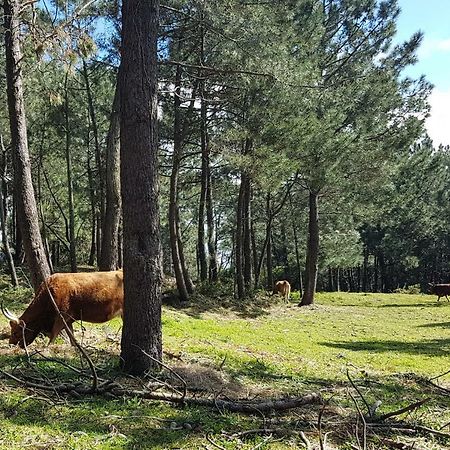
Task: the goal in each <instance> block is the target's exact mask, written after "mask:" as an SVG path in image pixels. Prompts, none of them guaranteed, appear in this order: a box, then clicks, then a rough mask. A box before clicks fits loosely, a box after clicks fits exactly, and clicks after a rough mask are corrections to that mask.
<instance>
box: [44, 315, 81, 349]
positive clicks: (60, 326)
mask: <svg viewBox="0 0 450 450" xmlns="http://www.w3.org/2000/svg"><path fill="white" fill-rule="evenodd" d="M65 320H66V323H67V326H68V327H69V330H70V331H71V332H72V334H73V327H72V321H70V319H65ZM64 329H65V327H64V322H63V320H62V318H61V317H59V316H58V317H57V318H56V319H55V323H54V324H53V328H52V331H51V333H50V340H49V342H48V344H49V345H50V344H53V342H55V339H56V338H57V337H58V335H59V333H61V331H62V330H64ZM69 339H70V342H71V344H72V345H75V344H73V338H72V336H70V334H69Z"/></svg>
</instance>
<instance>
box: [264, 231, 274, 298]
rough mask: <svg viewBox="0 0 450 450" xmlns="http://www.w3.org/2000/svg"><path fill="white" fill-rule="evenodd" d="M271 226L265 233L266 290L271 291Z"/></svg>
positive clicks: (272, 282) (272, 285)
mask: <svg viewBox="0 0 450 450" xmlns="http://www.w3.org/2000/svg"><path fill="white" fill-rule="evenodd" d="M272 253H273V250H272V227H270V228H269V231H268V235H267V248H266V269H267V290H269V291H271V290H272V289H273V287H274V281H273V257H272Z"/></svg>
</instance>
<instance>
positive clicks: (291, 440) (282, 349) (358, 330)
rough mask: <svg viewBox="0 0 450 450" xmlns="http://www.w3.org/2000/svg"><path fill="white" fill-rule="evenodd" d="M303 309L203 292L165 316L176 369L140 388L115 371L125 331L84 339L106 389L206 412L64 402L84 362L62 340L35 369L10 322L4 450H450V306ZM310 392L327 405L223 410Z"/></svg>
mask: <svg viewBox="0 0 450 450" xmlns="http://www.w3.org/2000/svg"><path fill="white" fill-rule="evenodd" d="M30 296H31V293H30V291H29V290H27V289H19V290H16V291H13V290H11V289H9V288H7V287H6V286H4V287H3V289H2V290H1V291H0V297H1V300H3V301H4V303H5V306H7V307H8V308H9V309H11V310H14V311H15V312H18V313H19V312H21V311H22V310H23V309H24V308H25V307H26V305H27V304H28V303H29V301H30ZM297 303H298V295H297V298H295V294H294V298H292V299H291V301H290V302H289V303H287V304H286V303H285V302H283V300H281V299H280V298H279V297H269V296H268V295H267V294H265V293H260V294H258V295H257V297H256V299H255V300H251V301H250V300H248V301H246V302H245V303H244V304H242V303H236V301H234V300H233V299H232V298H231V296H230V295H229V294H228V293H227V290H226V289H225V288H223V289H215V290H214V291H210V292H207V291H206V290H203V294H197V296H196V297H195V299H194V300H193V301H192V302H191V304H190V305H188V306H180V305H177V304H176V303H174V304H165V305H164V308H163V339H164V352H165V353H164V364H165V365H166V366H167V367H170V369H167V368H165V369H164V370H163V371H162V373H161V374H159V375H158V377H157V379H156V378H152V377H149V378H148V379H147V380H144V381H142V380H136V379H131V378H126V377H125V376H124V375H123V374H122V373H120V371H119V370H118V356H119V353H120V330H121V325H122V323H121V321H120V319H115V320H113V321H111V322H109V323H107V324H100V325H93V324H88V323H85V324H83V327H84V329H81V327H80V326H78V327H76V336H77V338H78V339H79V341H80V343H81V344H82V345H83V347H84V348H85V349H86V351H87V353H88V354H89V356H90V358H91V360H92V361H93V362H94V364H95V366H96V367H97V372H98V376H99V377H101V378H102V379H103V380H114V382H115V383H116V385H119V386H122V387H123V386H126V387H129V388H133V389H135V390H134V391H133V392H137V388H139V389H140V390H146V389H147V388H148V387H149V386H150V385H151V386H153V388H154V386H155V385H158V386H159V390H158V392H163V391H166V392H170V393H172V394H174V395H175V394H176V395H178V394H177V393H178V392H180V391H182V390H183V389H184V387H183V386H184V383H186V388H187V395H188V397H190V398H209V399H211V400H212V406H210V407H200V406H195V405H190V404H188V406H186V405H185V406H177V405H175V404H174V403H171V402H165V401H156V400H148V399H144V398H142V396H140V395H138V394H136V395H121V396H118V395H113V393H111V392H107V393H106V394H108V395H106V394H105V395H92V394H89V393H88V394H85V395H81V394H79V393H77V392H75V391H72V392H71V393H69V394H67V393H66V394H64V393H61V391H59V390H58V389H57V387H58V386H60V385H61V383H63V382H66V383H73V384H75V385H76V384H77V382H78V385H80V384H81V382H83V383H84V384H85V385H86V384H87V385H89V383H90V378H89V377H90V371H89V368H88V366H87V364H86V362H85V361H84V360H83V358H82V357H81V356H80V355H79V354H78V353H77V351H76V350H74V349H73V348H72V347H70V345H69V344H67V343H65V342H64V341H63V340H62V339H60V340H58V341H57V343H56V344H54V345H52V346H50V347H47V346H46V339H44V338H38V339H37V340H36V341H35V342H34V343H33V344H32V345H31V346H30V347H29V349H28V355H27V354H26V353H25V352H24V351H23V350H21V349H19V348H17V347H14V348H13V347H11V346H9V344H8V334H9V325H8V322H7V320H6V319H5V318H4V317H3V316H1V317H0V370H1V371H0V394H1V395H0V449H1V450H3V449H150V448H154V449H175V448H177V449H180V448H183V449H209V450H213V449H269V448H270V449H288V448H291V449H292V448H308V445H309V449H310V450H313V449H318V450H321V449H328V450H332V449H349V450H350V449H361V450H362V449H367V450H369V449H373V450H378V449H380V450H381V449H404V450H406V449H414V450H434V449H436V450H438V449H446V448H447V449H448V448H450V439H449V438H448V436H449V434H450V357H449V355H450V302H447V301H446V300H445V299H444V300H443V299H441V301H440V302H439V303H437V302H436V297H435V296H429V295H408V294H349V293H319V294H318V295H317V299H316V304H315V305H313V306H310V307H306V308H299V307H297V306H296V305H297ZM446 372H447V373H446ZM10 375H13V376H14V377H16V378H17V380H13V379H12V378H11V377H10ZM180 379H182V380H183V383H182V382H181V381H180ZM21 381H22V382H25V381H27V382H28V383H30V382H33V383H35V384H36V386H37V387H36V386H35V387H30V386H29V387H25V386H24V385H22V384H21ZM146 383H150V384H148V385H147V384H146ZM158 383H159V384H158ZM43 385H45V386H47V389H42V388H40V387H39V386H43ZM173 386H175V388H173ZM52 387H54V389H53V390H52ZM175 389H176V390H175ZM312 392H315V393H318V394H320V396H321V398H322V399H323V402H322V404H310V405H305V406H302V407H298V408H294V409H290V410H288V411H284V412H282V411H277V410H273V411H270V412H263V411H261V410H258V408H257V407H255V411H254V414H244V413H232V412H229V411H227V410H226V409H225V408H222V407H220V405H219V403H218V402H219V400H223V399H225V400H227V399H228V400H231V399H233V400H234V399H239V400H240V401H241V402H243V401H246V400H247V401H248V400H250V399H251V400H254V401H257V400H263V399H267V398H270V399H273V398H277V399H284V398H287V397H300V396H303V395H306V394H310V393H312ZM180 395H181V394H180ZM422 401H423V404H422V403H420V404H416V403H417V402H422ZM214 402H216V404H215V406H214ZM374 405H377V406H378V408H377V410H376V411H375V412H373V411H372V413H369V411H368V410H369V409H371V408H372V407H374ZM412 405H413V406H412ZM404 407H405V408H406V409H407V411H405V412H404V413H403V414H400V413H398V410H399V409H401V408H404ZM390 412H394V413H395V414H394V415H393V416H392V417H390V418H387V417H385V418H384V419H383V417H382V416H383V415H385V414H388V413H390ZM367 422H370V424H369V423H367ZM324 441H326V442H324Z"/></svg>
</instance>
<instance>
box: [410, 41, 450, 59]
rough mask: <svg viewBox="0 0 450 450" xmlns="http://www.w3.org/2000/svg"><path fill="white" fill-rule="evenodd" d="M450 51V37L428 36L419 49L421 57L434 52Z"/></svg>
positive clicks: (418, 52)
mask: <svg viewBox="0 0 450 450" xmlns="http://www.w3.org/2000/svg"><path fill="white" fill-rule="evenodd" d="M437 52H438V53H446V52H450V38H448V39H432V38H426V37H425V39H424V40H423V43H422V45H421V46H420V47H419V50H418V51H417V55H418V57H419V59H422V58H428V57H429V56H431V55H432V54H433V53H437Z"/></svg>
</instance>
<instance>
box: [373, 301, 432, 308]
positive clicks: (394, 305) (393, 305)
mask: <svg viewBox="0 0 450 450" xmlns="http://www.w3.org/2000/svg"><path fill="white" fill-rule="evenodd" d="M440 306H441V303H429V302H427V303H425V302H420V303H387V304H384V305H379V306H377V307H378V308H439V307H440Z"/></svg>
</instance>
